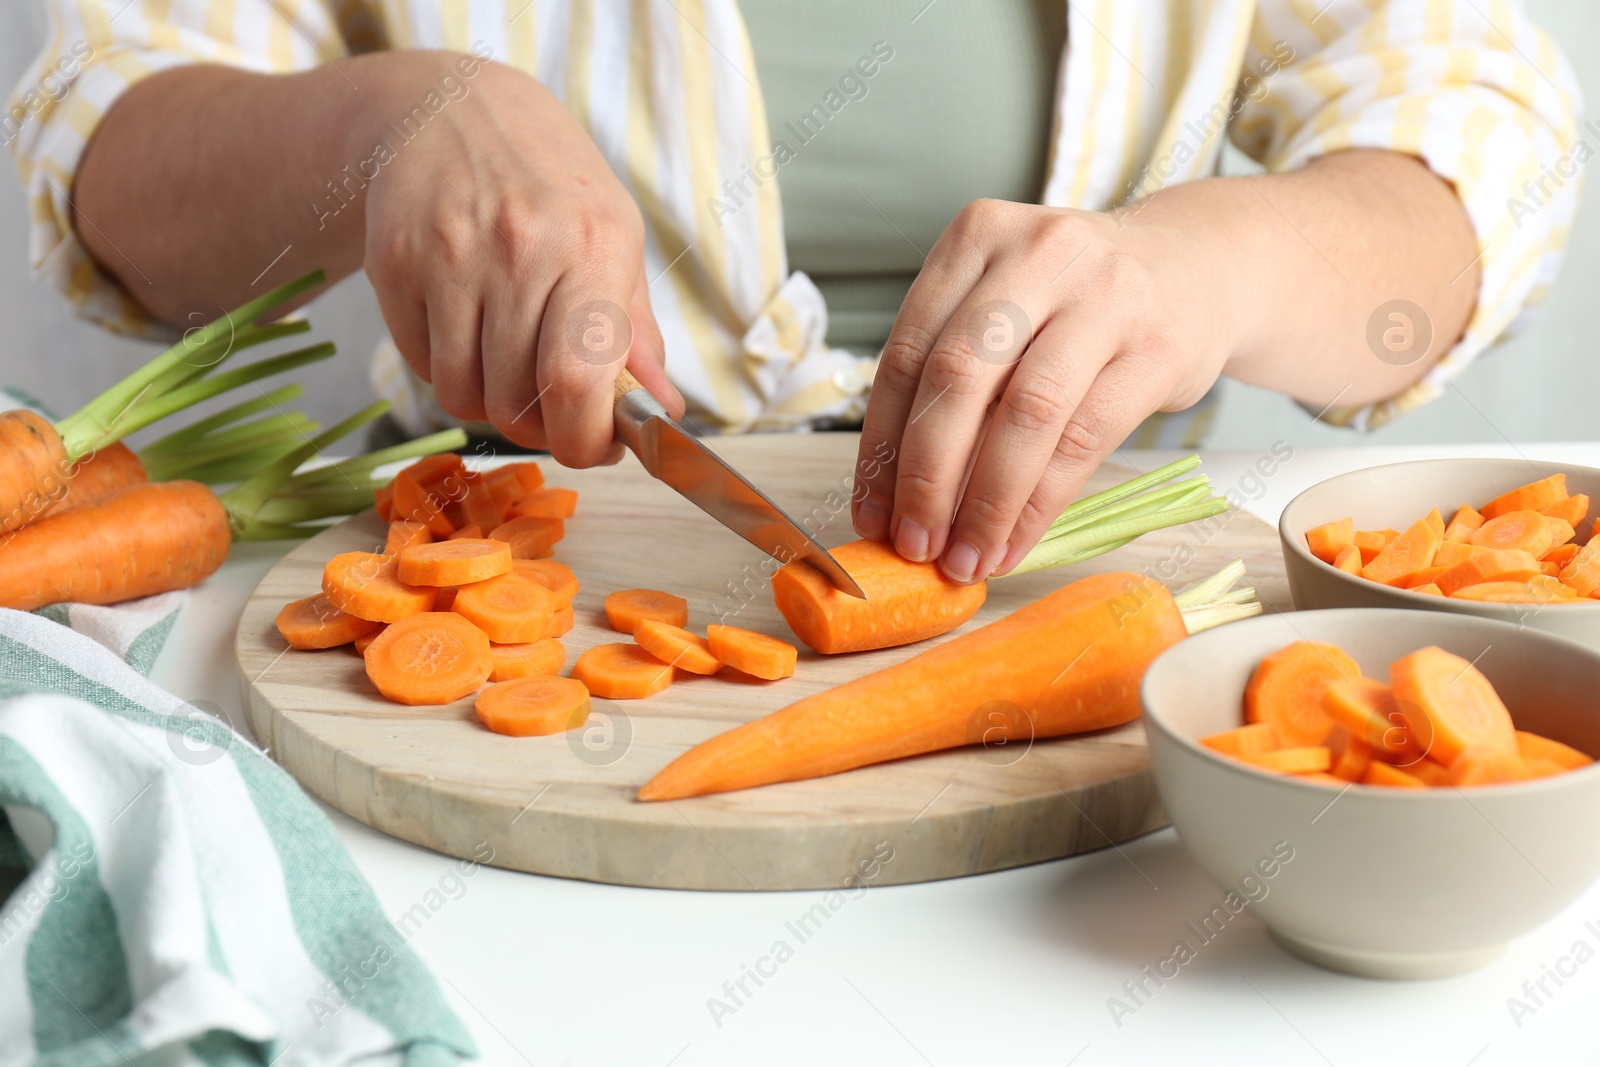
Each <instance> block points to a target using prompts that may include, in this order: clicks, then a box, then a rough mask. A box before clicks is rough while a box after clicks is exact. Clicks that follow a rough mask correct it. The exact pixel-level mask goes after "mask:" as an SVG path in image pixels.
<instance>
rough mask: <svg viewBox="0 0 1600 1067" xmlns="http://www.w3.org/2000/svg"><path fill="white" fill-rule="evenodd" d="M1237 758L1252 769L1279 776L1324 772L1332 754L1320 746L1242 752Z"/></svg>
mask: <svg viewBox="0 0 1600 1067" xmlns="http://www.w3.org/2000/svg"><path fill="white" fill-rule="evenodd" d="M1238 758H1239V759H1241V760H1243V761H1244V762H1245V763H1248V764H1250V765H1251V766H1252V767H1260V768H1261V769H1262V770H1267V771H1276V772H1277V773H1279V774H1307V773H1309V772H1312V771H1326V770H1327V769H1328V768H1329V767H1330V766H1331V765H1332V763H1333V754H1332V753H1331V752H1329V751H1328V750H1327V749H1326V748H1324V747H1323V746H1321V745H1307V746H1303V747H1300V748H1280V749H1275V750H1273V751H1271V752H1242V753H1240V754H1239V756H1238Z"/></svg>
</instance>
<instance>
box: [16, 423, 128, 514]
mask: <svg viewBox="0 0 1600 1067" xmlns="http://www.w3.org/2000/svg"><path fill="white" fill-rule="evenodd" d="M149 480H150V479H149V477H148V476H147V475H146V474H145V469H144V464H143V463H141V462H140V461H139V457H138V455H136V454H135V453H134V451H133V450H132V449H131V448H129V447H128V446H127V445H125V444H123V443H122V442H121V441H118V442H116V443H115V444H111V445H107V446H106V447H105V448H102V449H100V450H99V451H98V452H95V453H94V454H92V455H90V456H86V457H85V458H83V459H82V460H79V461H78V463H77V464H76V465H74V466H73V467H72V469H71V471H70V477H69V478H68V479H67V482H66V485H65V487H64V489H65V491H64V492H63V493H62V495H61V496H60V498H59V499H57V500H55V501H53V502H52V503H51V504H50V505H49V506H47V507H46V508H45V509H44V510H43V511H41V512H40V513H39V516H38V518H40V519H44V518H48V517H49V516H51V515H59V514H60V513H61V512H63V511H66V510H68V509H69V508H76V507H82V506H83V505H85V504H98V503H99V502H100V501H102V500H105V499H106V498H107V497H109V496H111V495H112V494H113V493H115V492H117V491H118V490H120V489H126V488H127V487H128V486H130V485H139V484H141V483H143V482H147V481H149Z"/></svg>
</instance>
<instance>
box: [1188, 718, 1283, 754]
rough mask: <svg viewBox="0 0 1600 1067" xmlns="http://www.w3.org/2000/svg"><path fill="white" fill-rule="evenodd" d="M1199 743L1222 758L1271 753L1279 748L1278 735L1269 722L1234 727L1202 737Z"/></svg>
mask: <svg viewBox="0 0 1600 1067" xmlns="http://www.w3.org/2000/svg"><path fill="white" fill-rule="evenodd" d="M1200 743H1201V744H1202V745H1204V746H1206V747H1207V748H1209V749H1211V750H1212V751H1214V752H1220V753H1222V754H1223V755H1224V756H1241V755H1243V754H1245V753H1246V752H1271V751H1272V750H1273V749H1275V748H1277V747H1279V746H1278V734H1277V732H1276V731H1275V730H1273V728H1272V724H1271V723H1270V722H1253V723H1251V724H1250V725H1249V726H1235V727H1234V728H1233V729H1231V730H1223V731H1222V732H1221V733H1216V734H1212V735H1211V736H1209V737H1202V738H1201V739H1200Z"/></svg>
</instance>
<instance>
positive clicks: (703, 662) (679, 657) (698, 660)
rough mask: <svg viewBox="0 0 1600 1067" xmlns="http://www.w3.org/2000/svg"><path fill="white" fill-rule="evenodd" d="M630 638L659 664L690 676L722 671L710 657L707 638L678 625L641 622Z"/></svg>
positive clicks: (714, 659) (645, 620) (713, 658)
mask: <svg viewBox="0 0 1600 1067" xmlns="http://www.w3.org/2000/svg"><path fill="white" fill-rule="evenodd" d="M633 639H634V641H635V642H637V643H638V645H639V647H640V648H642V649H644V650H645V651H646V652H648V653H650V654H651V655H652V656H654V657H655V658H656V659H658V660H660V661H661V662H662V663H666V664H670V665H671V666H674V667H682V668H683V669H684V670H686V671H688V672H689V673H690V674H716V673H717V672H718V671H720V670H721V669H722V661H721V660H720V659H718V658H717V657H716V656H714V655H712V654H711V646H710V644H709V643H708V642H707V641H706V639H705V638H703V637H701V636H700V635H699V634H696V633H690V632H689V631H688V630H685V629H684V628H683V627H681V626H673V625H672V624H671V623H666V622H657V621H656V620H654V619H643V620H641V621H640V623H639V625H638V626H636V627H635V628H634V631H633Z"/></svg>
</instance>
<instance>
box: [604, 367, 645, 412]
mask: <svg viewBox="0 0 1600 1067" xmlns="http://www.w3.org/2000/svg"><path fill="white" fill-rule="evenodd" d="M643 388H644V386H642V385H640V384H639V379H637V378H635V377H634V376H633V375H632V374H629V373H628V368H626V367H624V368H622V373H621V374H619V375H617V382H616V385H615V386H613V387H612V392H611V402H612V403H613V404H615V403H616V402H617V401H619V400H621V399H622V398H623V397H624V396H626V395H627V394H628V393H631V392H633V391H634V390H635V389H643Z"/></svg>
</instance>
